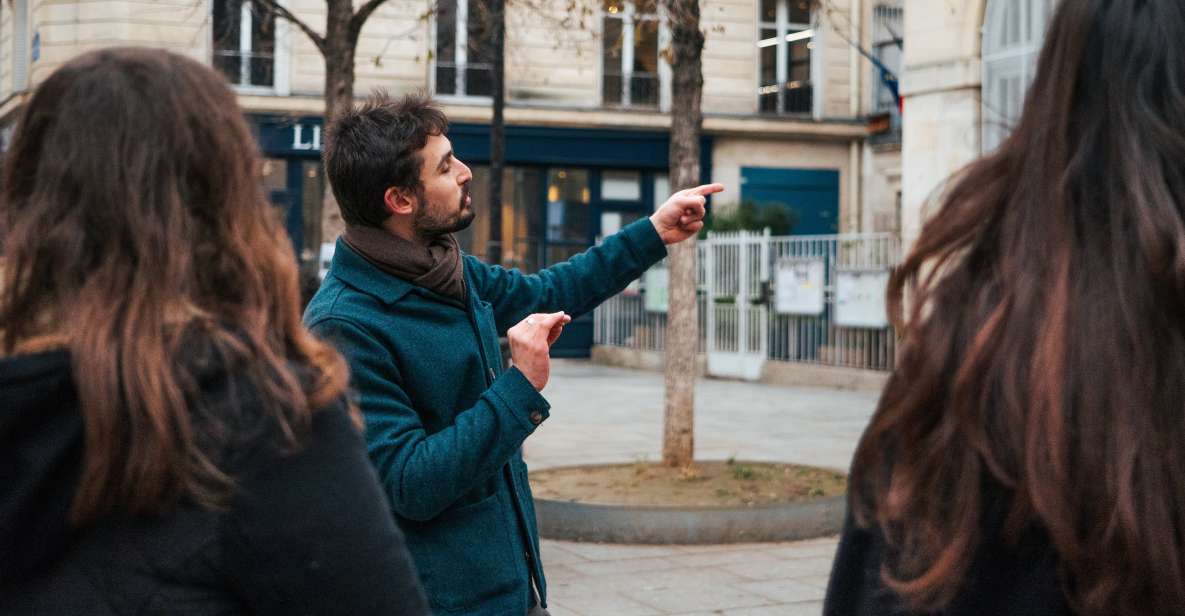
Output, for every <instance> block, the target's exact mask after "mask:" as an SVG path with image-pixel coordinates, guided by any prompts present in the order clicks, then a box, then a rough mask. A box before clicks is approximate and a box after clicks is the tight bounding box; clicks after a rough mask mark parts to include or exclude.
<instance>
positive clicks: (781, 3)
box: [755, 0, 822, 118]
mask: <svg viewBox="0 0 1185 616" xmlns="http://www.w3.org/2000/svg"><path fill="white" fill-rule="evenodd" d="M774 2H776V6H775V14H774V21H765V19H764V17H765V16H764V15H763V14H762V10H761V8H762V7H761V2H760V1H758V2H756V3H755V4H756V7H755V8H756V11H757V42H756V44H755V46H756V49H757V54H756V56H757V58H756V60H757V87H756V88H755V91H756V93H757V96H756V100H755V103H756V109H757V113H758V114H761V115H781V116H810V117H816V118H817V117H819V115H820V110H821V106H820V101H821V100H822V97H820V96H819V93H820V92H821V90H822V88H821V86H822V83H821V81H822V80H821V79H820V74H819V65H818V62H819V53H820V50H819V49H818V48H817V47H816V46H815V43H816V42H817V41H818V40H819V32H818V31H817V30H818V29H817V28H816V27H815V25H816V24H815V12H814V11H813V10H810V9H808V10H809V11H810V13H809V15H808V20H809V21H807V22H791V21H790V2H791V0H774ZM766 30H773V31H774V42H773V45H776V46H777V50H776V51H775V54H774V81H775V85H776V87H777V90H776V91H775V92H776V93H777V98H776V101H775V109H774V111H766V110H763V109H762V108H761V97H762V96H763V95H764V94H770V92H763V90H764V89H765V88H767V87H769V86H766V85H762V83H761V81H762V79H761V75H762V71H761V69H762V57H761V55H762V54H761V49H763V48H764V47H767V46H769V45H762V43H765V41H767V40H768V39H763V38H761V37H762V32H763V31H766ZM806 33H809V34H806ZM790 37H794V39H793V40H790ZM801 40H806V41H808V42H807V50H808V55H807V59H806V60H805V61H799V62H797V63H796V62H794V61H793V60H792V59H791V57H790V44H791V43H795V42H798V41H801ZM795 64H805V65H806V67H807V74H808V75H809V77H808V78H807V85H808V86H809V87H810V89H811V104H810V106H809V107H810V110H809V111H785V110H784V108H785V106H786V102H785V99H786V92H787V90H788V88H785V87H783V85H784V84H786V83H787V82H788V81H789V79H790V73H791V68H792V66H794V65H795Z"/></svg>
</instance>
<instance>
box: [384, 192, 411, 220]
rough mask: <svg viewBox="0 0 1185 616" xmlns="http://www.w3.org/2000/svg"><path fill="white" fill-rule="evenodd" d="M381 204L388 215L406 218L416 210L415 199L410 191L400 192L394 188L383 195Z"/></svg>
mask: <svg viewBox="0 0 1185 616" xmlns="http://www.w3.org/2000/svg"><path fill="white" fill-rule="evenodd" d="M383 204H384V205H386V206H387V213H388V214H398V215H401V216H407V215H408V214H411V213H412V212H414V211H415V209H416V205H417V204H416V197H415V195H414V194H412V193H411V192H410V191H406V190H400V189H398V188H395V187H394V186H392V187H390V188H388V189H387V192H384V193H383Z"/></svg>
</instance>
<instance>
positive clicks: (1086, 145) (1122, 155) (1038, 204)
mask: <svg viewBox="0 0 1185 616" xmlns="http://www.w3.org/2000/svg"><path fill="white" fill-rule="evenodd" d="M1183 33H1185V2H1181V1H1180V0H1072V1H1070V0H1067V1H1065V2H1062V3H1061V6H1060V8H1059V9H1058V11H1057V13H1056V15H1055V17H1054V18H1053V21H1052V24H1051V27H1050V30H1049V32H1048V36H1047V40H1046V43H1045V47H1044V49H1043V50H1042V52H1041V55H1040V60H1039V65H1038V67H1037V74H1036V78H1035V80H1034V82H1033V85H1032V87H1031V90H1030V92H1029V95H1028V99H1027V102H1026V105H1025V108H1024V110H1023V114H1022V117H1021V118H1020V120H1019V122H1018V125H1017V126H1016V127H1015V130H1014V131H1013V133H1012V134H1011V136H1010V138H1008V139H1007V140H1006V141H1005V142H1004V143H1003V145H1002V146H1001V147H1000V148H999V149H998V150H997V151H996V152H994V153H992V154H990V155H988V156H986V157H984V158H983V159H981V160H979V161H978V162H976V163H974V164H972V165H970V166H969V167H968V168H967V169H965V170H964V171H962V172H961V173H960V174H959V175H957V177H956V178H954V179H953V181H952V182H951V183H950V185H949V189H948V190H946V191H945V193H944V194H943V196H942V198H941V206H940V208H938V211H936V212H935V213H934V215H933V216H932V217H931V218H930V219H929V221H928V222H927V223H926V225H925V226H924V228H923V230H922V233H921V235H920V238H919V239H918V241H917V243H916V245H915V247H914V249H913V251H912V253H911V254H910V255H909V256H908V257H907V258H906V260H905V261H904V263H903V264H902V265H901V266H900V267H899V268H898V269H897V270H896V271H895V273H894V274H893V276H892V279H891V283H890V289H889V306H890V312H891V313H892V314H893V315H895V318H896V320H897V327H898V331H899V332H900V335H901V336H902V344H901V347H900V348H901V352H900V356H899V362H898V365H897V369H896V371H895V372H894V374H893V375H892V377H891V379H890V381H889V384H888V386H887V388H886V390H885V392H884V395H883V397H882V399H881V402H880V405H879V407H878V409H877V411H876V414H875V416H874V417H873V419H872V422H871V425H870V427H869V428H868V430H867V432H866V433H865V435H864V437H863V439H862V440H861V442H860V444H859V448H858V451H857V453H856V456H855V459H854V462H853V467H852V468H853V472H852V485H853V490H852V496H851V499H852V500H851V505H852V507H853V510H854V511H855V513H856V519H857V521H858V522H859V523H861V524H863V525H864V526H866V527H868V526H873V525H875V526H876V527H878V528H879V530H880V531H881V532H882V533H883V534H884V536H885V537H886V539H887V542H888V545H889V548H890V549H889V551H888V553H889V556H888V557H887V559H886V561H885V563H884V566H883V569H882V577H883V579H884V580H885V581H886V582H887V583H888V585H889V586H890V587H891V588H893V589H895V590H896V591H897V592H898V593H899V594H900V595H901V596H902V597H903V598H904V599H905V600H906V601H907V603H908V604H909V605H910V606H911V607H912V608H913V609H916V610H920V611H931V610H938V609H941V608H942V607H944V606H946V605H949V603H950V601H951V600H952V599H953V598H954V597H955V596H957V594H958V593H959V591H960V590H961V589H962V588H964V587H965V586H964V583H963V578H964V576H965V575H966V574H967V573H968V571H969V565H970V563H971V562H972V560H973V557H974V555H975V553H976V551H977V550H978V549H980V547H981V546H983V545H985V544H988V543H989V542H993V541H1000V540H1003V541H1011V542H1016V541H1018V540H1019V538H1020V537H1021V536H1022V535H1024V534H1026V533H1028V532H1031V531H1033V530H1034V529H1036V530H1037V531H1038V532H1040V533H1043V534H1044V535H1046V536H1048V538H1049V539H1050V541H1051V544H1052V546H1053V547H1054V549H1055V551H1056V554H1057V559H1058V564H1059V575H1060V579H1061V583H1062V587H1063V589H1064V590H1065V594H1066V596H1067V599H1068V600H1069V602H1070V604H1071V605H1072V606H1073V607H1074V608H1075V609H1076V610H1077V611H1079V613H1082V614H1086V615H1096V614H1121V615H1123V614H1131V615H1136V614H1167V613H1177V612H1179V611H1180V610H1181V609H1182V606H1185V34H1183ZM906 304H908V306H906ZM906 310H908V314H906ZM987 494H993V495H994V496H992V497H988V496H987ZM997 506H998V507H1000V509H1001V510H1002V513H1001V514H1000V515H1001V517H1000V520H999V521H1000V526H1001V527H1002V528H1003V535H1004V536H1003V537H985V536H983V532H982V530H981V529H982V528H983V525H984V523H985V521H986V519H985V516H987V515H988V511H993V510H994V507H997ZM989 526H990V525H989Z"/></svg>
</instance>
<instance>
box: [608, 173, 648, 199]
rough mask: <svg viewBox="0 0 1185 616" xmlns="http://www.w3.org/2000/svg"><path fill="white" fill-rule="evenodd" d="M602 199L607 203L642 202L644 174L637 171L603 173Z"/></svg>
mask: <svg viewBox="0 0 1185 616" xmlns="http://www.w3.org/2000/svg"><path fill="white" fill-rule="evenodd" d="M601 198H602V199H604V200H606V201H640V200H641V199H642V174H641V173H638V172H637V171H605V172H603V173H601Z"/></svg>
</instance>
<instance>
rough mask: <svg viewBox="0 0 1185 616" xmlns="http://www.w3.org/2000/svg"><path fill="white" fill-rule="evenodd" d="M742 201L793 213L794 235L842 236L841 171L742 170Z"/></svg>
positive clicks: (752, 168)
mask: <svg viewBox="0 0 1185 616" xmlns="http://www.w3.org/2000/svg"><path fill="white" fill-rule="evenodd" d="M741 201H748V202H752V203H754V204H756V205H758V206H761V205H767V204H772V203H780V204H783V205H786V206H788V207H789V208H790V209H792V210H794V212H795V214H796V215H797V217H798V222H797V223H796V224H795V225H794V230H793V233H794V235H826V234H831V233H839V171H836V170H834V169H778V168H771V167H741Z"/></svg>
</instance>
